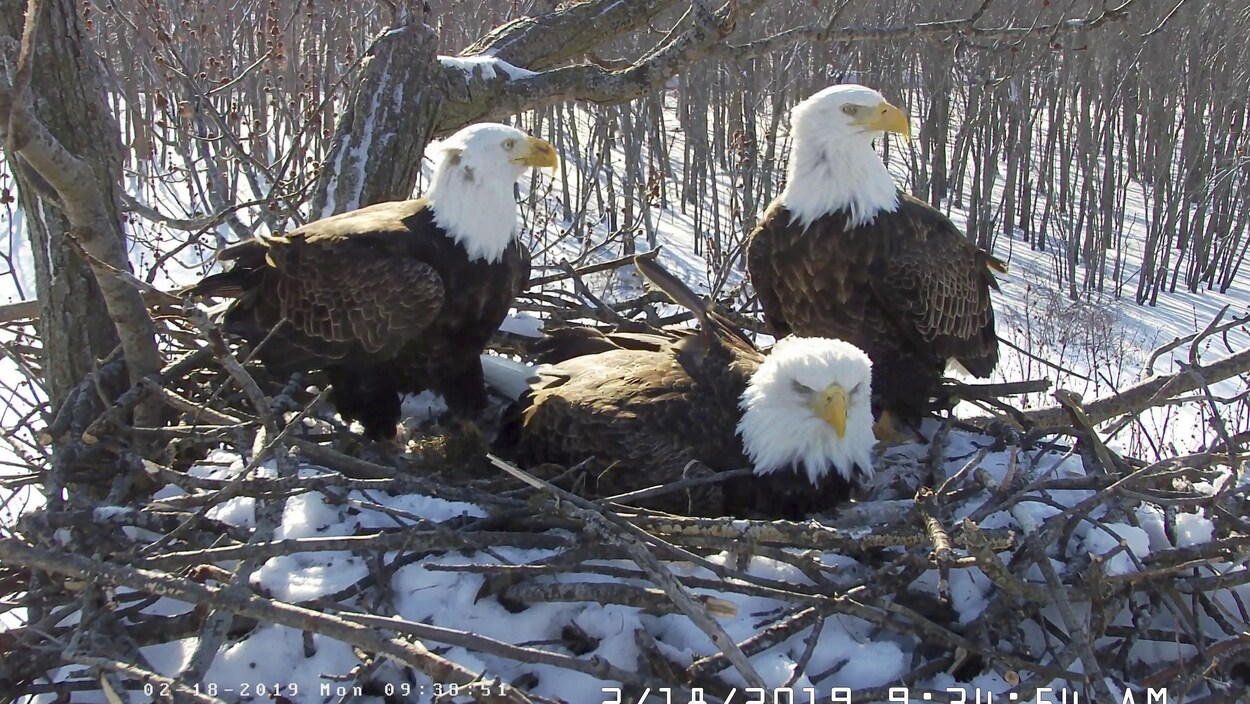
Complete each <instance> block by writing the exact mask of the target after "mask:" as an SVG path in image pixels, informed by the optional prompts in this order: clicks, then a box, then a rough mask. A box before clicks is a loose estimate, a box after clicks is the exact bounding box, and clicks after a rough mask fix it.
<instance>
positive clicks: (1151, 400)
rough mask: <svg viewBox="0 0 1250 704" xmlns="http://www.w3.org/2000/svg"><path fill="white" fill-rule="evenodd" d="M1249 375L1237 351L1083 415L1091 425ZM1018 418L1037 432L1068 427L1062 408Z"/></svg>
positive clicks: (1246, 359) (1090, 407) (1093, 404)
mask: <svg viewBox="0 0 1250 704" xmlns="http://www.w3.org/2000/svg"><path fill="white" fill-rule="evenodd" d="M1246 373H1250V350H1245V351H1242V352H1238V353H1237V354H1234V355H1229V356H1227V357H1224V358H1222V359H1219V360H1216V361H1215V362H1213V363H1211V364H1207V365H1202V366H1198V367H1191V368H1190V369H1186V370H1184V371H1181V372H1177V373H1176V374H1168V375H1164V376H1152V377H1150V378H1149V379H1146V380H1145V381H1142V382H1140V383H1138V384H1136V385H1135V386H1131V387H1129V388H1127V389H1125V390H1124V391H1121V392H1120V393H1118V394H1112V395H1111V396H1104V397H1102V398H1099V399H1095V400H1093V401H1090V402H1089V403H1086V404H1084V408H1085V413H1086V415H1087V416H1088V417H1089V420H1090V422H1091V423H1093V424H1094V425H1097V424H1099V423H1102V422H1104V421H1107V420H1111V419H1112V418H1115V417H1116V416H1120V415H1124V414H1127V413H1140V412H1141V411H1144V410H1146V409H1147V408H1153V407H1155V406H1160V405H1163V404H1164V403H1166V402H1167V401H1168V400H1169V399H1172V398H1176V397H1177V396H1179V395H1181V394H1186V393H1189V392H1191V391H1195V390H1197V389H1200V388H1203V387H1204V386H1206V385H1208V384H1215V383H1218V382H1220V381H1223V380H1225V379H1229V378H1231V377H1234V376H1237V375H1239V374H1246ZM1021 418H1022V419H1023V421H1025V423H1026V424H1027V425H1031V426H1034V427H1036V428H1038V429H1043V430H1045V429H1050V428H1065V427H1068V426H1070V425H1071V422H1070V418H1069V415H1068V411H1067V409H1066V408H1064V407H1063V406H1062V405H1055V406H1047V407H1045V408H1038V409H1035V410H1032V411H1024V412H1023V413H1022V414H1021Z"/></svg>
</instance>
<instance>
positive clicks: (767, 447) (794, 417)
mask: <svg viewBox="0 0 1250 704" xmlns="http://www.w3.org/2000/svg"><path fill="white" fill-rule="evenodd" d="M871 383H872V362H871V361H869V359H868V355H866V354H864V352H863V351H862V350H860V349H859V348H858V347H856V346H855V345H852V344H851V343H849V342H844V341H842V340H831V339H828V338H824V337H787V338H785V339H783V340H781V341H779V342H778V343H777V344H775V345H773V349H772V351H771V352H769V354H768V357H767V358H765V360H764V362H763V363H762V364H761V365H760V367H759V369H757V370H756V371H755V373H754V374H752V375H751V380H750V382H748V384H747V389H746V391H745V392H743V394H742V399H741V401H740V403H739V406H740V407H741V408H742V410H743V411H744V413H743V414H742V419H741V420H740V421H738V434H739V435H741V436H742V444H743V447H744V449H745V450H746V454H747V457H749V458H750V459H751V462H752V463H753V464H754V466H755V474H757V475H765V474H769V473H771V472H774V471H777V470H781V469H786V468H788V467H790V466H792V465H798V464H800V463H801V464H802V466H803V469H805V470H806V471H807V477H808V479H810V480H811V482H812V484H816V482H817V481H818V480H819V479H820V478H821V477H823V476H825V474H826V473H828V472H829V471H831V470H836V471H837V472H838V474H840V475H841V476H842V478H843V479H846V480H847V481H851V480H852V479H853V478H854V474H855V469H856V466H857V465H858V467H859V471H860V473H862V474H863V475H864V477H865V478H867V477H870V476H872V449H873V446H874V445H875V444H876V442H877V440H876V437H874V436H873V426H872V423H873V421H872V388H871Z"/></svg>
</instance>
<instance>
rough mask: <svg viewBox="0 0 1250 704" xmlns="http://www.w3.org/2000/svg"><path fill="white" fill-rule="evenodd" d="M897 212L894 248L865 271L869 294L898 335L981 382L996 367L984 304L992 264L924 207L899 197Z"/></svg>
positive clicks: (992, 285)
mask: <svg viewBox="0 0 1250 704" xmlns="http://www.w3.org/2000/svg"><path fill="white" fill-rule="evenodd" d="M899 206H900V207H899V212H898V213H897V214H895V216H894V217H896V218H898V219H899V222H898V227H896V228H894V229H893V232H894V233H897V234H896V235H895V236H894V241H893V242H892V243H891V244H890V245H889V246H888V247H886V249H885V251H884V252H883V255H884V256H879V257H877V258H876V259H875V260H874V261H873V262H872V264H871V265H870V267H871V268H872V272H871V273H872V275H871V276H870V277H869V281H870V283H871V286H872V289H873V291H874V293H875V294H876V295H877V297H878V298H879V300H880V301H881V303H882V305H883V306H884V308H885V310H886V311H887V312H888V313H891V314H893V316H894V317H895V319H896V321H897V322H898V323H899V327H900V328H901V329H902V330H903V331H904V334H907V333H914V335H915V336H916V337H917V338H918V341H922V342H923V343H924V345H925V346H927V347H929V348H931V349H932V350H933V352H934V353H935V354H936V355H938V356H940V357H945V358H952V357H953V358H955V359H956V360H958V361H959V362H960V364H962V365H963V366H964V367H965V368H967V369H968V371H970V372H972V373H973V374H975V375H977V376H987V375H988V374H989V373H990V371H992V370H993V368H994V365H995V364H996V363H997V362H998V338H997V336H996V335H995V333H994V308H993V306H992V303H991V301H990V289H997V288H998V284H997V282H996V281H995V279H994V276H993V274H992V273H991V272H990V269H991V267H992V266H993V265H994V264H995V263H996V262H997V260H992V258H991V257H990V256H989V255H988V254H986V253H985V252H984V251H983V250H981V249H980V248H979V247H977V246H976V245H975V244H973V243H972V242H971V241H969V240H968V238H966V237H965V236H964V235H963V234H962V233H960V232H959V230H958V229H957V228H956V227H955V225H954V224H953V223H951V222H950V220H949V219H947V218H946V216H944V215H942V213H941V212H939V211H938V210H937V209H935V208H933V207H931V206H929V205H928V204H926V203H923V202H921V201H919V200H916V199H914V198H912V197H910V196H907V195H905V194H900V203H899ZM999 266H1001V264H999ZM995 268H997V267H995Z"/></svg>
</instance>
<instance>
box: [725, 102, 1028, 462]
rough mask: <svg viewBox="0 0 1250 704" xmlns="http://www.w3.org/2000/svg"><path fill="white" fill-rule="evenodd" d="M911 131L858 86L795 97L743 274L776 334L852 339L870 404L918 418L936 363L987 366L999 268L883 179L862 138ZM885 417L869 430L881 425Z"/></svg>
mask: <svg viewBox="0 0 1250 704" xmlns="http://www.w3.org/2000/svg"><path fill="white" fill-rule="evenodd" d="M909 129H910V128H909V125H908V121H907V116H906V115H905V114H904V113H903V112H902V111H901V110H899V109H898V108H896V107H894V106H893V105H891V104H889V103H888V102H886V101H885V99H884V98H883V97H882V96H881V94H880V93H878V92H877V91H875V90H872V89H870V88H865V87H863V86H858V85H839V86H833V87H830V88H826V89H825V90H822V91H820V92H819V93H816V94H815V95H813V96H811V97H810V98H808V99H807V100H804V101H803V102H801V103H799V104H798V105H797V106H796V107H795V108H794V110H793V111H792V112H791V133H792V134H793V137H794V148H793V152H792V155H791V157H790V165H789V171H788V178H787V183H786V188H785V190H784V191H782V193H781V195H780V196H778V197H777V198H776V200H774V201H773V202H772V204H771V205H770V206H769V207H768V210H767V211H766V212H765V213H764V216H763V218H762V219H761V220H760V222H759V224H758V225H757V226H756V228H755V230H754V231H753V232H752V233H751V235H750V238H749V240H748V244H747V269H748V270H749V272H750V274H751V280H752V283H753V284H754V286H755V290H756V292H757V293H758V294H759V299H760V303H761V305H762V306H763V309H764V316H765V320H766V322H767V323H768V326H769V328H770V329H771V330H772V331H773V332H774V334H776V335H777V336H779V337H780V336H784V335H789V334H796V335H819V336H825V337H836V338H840V339H843V340H846V341H847V342H850V343H851V344H854V345H856V346H857V347H860V348H862V349H863V350H864V351H865V352H867V353H868V356H869V357H870V358H871V359H872V363H873V391H874V394H875V401H876V404H877V406H878V410H880V411H884V412H886V413H887V414H890V413H892V414H894V415H897V416H901V417H903V418H906V419H909V420H916V419H919V418H920V417H922V416H923V415H925V414H927V413H928V412H929V411H931V410H932V408H933V404H932V401H933V398H934V396H935V395H937V393H938V391H939V383H940V380H941V377H942V374H943V371H944V370H945V368H946V366H947V364H948V362H952V361H953V362H954V363H956V364H957V365H959V366H961V367H963V369H964V370H966V371H968V372H970V373H971V374H973V375H975V376H978V377H986V376H989V374H990V372H991V371H992V370H993V369H994V366H995V364H997V362H998V337H997V336H996V335H995V332H994V309H993V307H992V306H991V304H990V289H997V288H998V284H997V283H996V281H995V279H994V275H993V273H991V272H992V271H998V272H1005V271H1006V265H1005V264H1004V263H1003V262H1002V261H1000V260H999V259H996V258H995V257H993V256H991V255H989V254H987V253H986V252H984V251H983V250H981V249H980V248H978V247H977V246H976V245H974V244H973V243H972V242H970V241H969V240H968V239H967V238H966V237H964V235H963V234H962V233H960V232H959V230H958V229H957V228H956V227H955V226H954V224H952V223H951V221H950V220H949V219H947V218H946V216H944V215H942V213H941V212H940V211H938V210H937V209H936V208H933V207H932V206H930V205H928V204H927V203H924V202H923V201H920V200H917V199H915V198H912V197H911V196H909V195H907V194H906V193H903V192H902V191H900V190H899V189H898V187H897V186H895V185H894V181H893V179H892V178H891V177H890V174H889V172H888V171H886V168H885V164H883V163H882V162H881V159H880V158H879V157H878V156H877V153H876V151H874V150H873V146H872V141H873V139H874V138H875V137H877V136H879V135H881V134H883V133H884V132H895V133H899V134H902V135H905V136H906V135H907V134H908V133H909ZM883 420H884V421H885V428H881V429H880V431H881V432H880V433H879V434H882V435H884V434H889V433H890V432H891V431H890V430H889V423H888V418H886V419H883ZM882 439H883V440H884V439H885V438H884V437H883V438H882Z"/></svg>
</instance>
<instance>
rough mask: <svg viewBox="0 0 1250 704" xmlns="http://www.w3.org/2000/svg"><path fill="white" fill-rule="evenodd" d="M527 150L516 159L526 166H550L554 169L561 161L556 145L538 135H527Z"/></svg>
mask: <svg viewBox="0 0 1250 704" xmlns="http://www.w3.org/2000/svg"><path fill="white" fill-rule="evenodd" d="M525 147H526V149H525V152H524V153H523V154H521V156H519V157H517V158H516V160H517V161H518V162H520V163H522V164H525V165H526V166H533V167H535V168H542V167H549V168H552V169H554V168H555V167H556V165H558V164H559V163H560V159H559V157H557V156H556V149H555V147H553V146H551V143H550V142H548V141H546V140H543V139H539V138H537V137H526V142H525Z"/></svg>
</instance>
